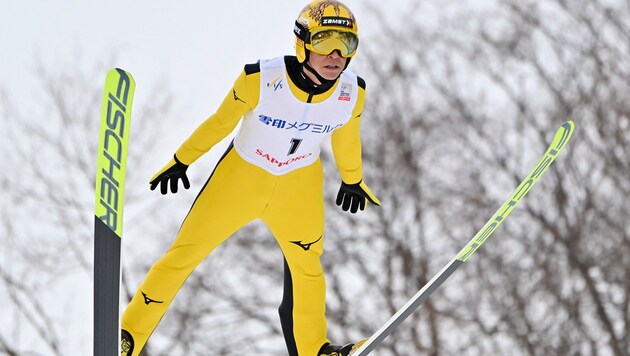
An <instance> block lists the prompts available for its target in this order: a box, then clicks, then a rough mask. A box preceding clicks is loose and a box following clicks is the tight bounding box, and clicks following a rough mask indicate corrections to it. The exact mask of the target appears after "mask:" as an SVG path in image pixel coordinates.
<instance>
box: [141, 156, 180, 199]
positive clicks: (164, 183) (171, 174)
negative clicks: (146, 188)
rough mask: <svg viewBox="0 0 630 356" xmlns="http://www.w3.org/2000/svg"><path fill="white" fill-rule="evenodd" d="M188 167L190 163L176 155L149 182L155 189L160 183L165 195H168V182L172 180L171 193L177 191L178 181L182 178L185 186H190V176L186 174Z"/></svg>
mask: <svg viewBox="0 0 630 356" xmlns="http://www.w3.org/2000/svg"><path fill="white" fill-rule="evenodd" d="M187 169H188V165H185V164H183V163H182V162H180V161H179V160H178V159H177V157H176V156H173V159H172V160H170V162H168V163H167V164H166V166H164V167H163V168H162V169H161V170H160V171H159V172H158V173H156V174H155V175H154V176H153V178H151V181H150V182H149V184H151V190H155V188H156V187H157V186H158V184H159V185H160V192H161V193H162V194H163V195H166V193H167V192H168V182H169V180H170V181H171V193H173V194H175V193H177V181H178V180H180V179H181V180H182V183H184V188H186V189H188V188H190V182H189V181H188V176H186V170H187Z"/></svg>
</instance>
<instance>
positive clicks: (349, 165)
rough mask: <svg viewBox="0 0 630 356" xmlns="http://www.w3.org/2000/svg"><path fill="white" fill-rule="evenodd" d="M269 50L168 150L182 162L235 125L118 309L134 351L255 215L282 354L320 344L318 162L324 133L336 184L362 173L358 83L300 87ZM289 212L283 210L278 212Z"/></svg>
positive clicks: (308, 354) (322, 295)
mask: <svg viewBox="0 0 630 356" xmlns="http://www.w3.org/2000/svg"><path fill="white" fill-rule="evenodd" d="M288 60H295V57H289V56H287V57H284V58H283V57H278V58H275V59H271V60H264V61H260V62H259V63H257V64H249V65H246V66H245V69H244V70H243V72H242V73H241V74H240V75H239V77H238V78H237V79H236V81H235V82H234V87H233V89H232V90H230V92H229V93H228V95H227V96H226V98H225V99H224V101H223V102H222V104H221V105H220V106H219V108H218V109H217V111H216V113H215V114H213V115H212V116H210V117H209V118H208V119H207V120H206V121H204V122H203V123H202V124H201V125H200V126H199V127H198V128H197V129H196V130H195V131H194V132H193V134H192V135H191V136H190V137H189V138H188V139H187V140H186V141H185V142H184V143H183V144H182V145H181V147H180V148H179V149H178V150H177V151H176V153H175V157H176V158H177V160H179V161H180V162H182V163H184V164H186V165H190V164H192V163H193V162H194V161H195V160H197V159H198V158H199V157H200V156H202V155H203V154H204V153H205V152H207V151H208V150H209V149H210V148H211V147H212V146H214V145H215V144H216V143H218V142H219V141H220V140H221V139H223V138H224V137H226V136H227V135H228V134H229V133H230V132H232V130H233V129H234V128H235V127H236V125H237V124H238V122H239V121H240V120H241V118H242V125H241V127H240V129H239V131H238V132H237V134H236V136H235V138H234V140H233V143H232V144H231V145H230V147H229V148H228V149H227V151H226V152H225V154H224V155H223V157H222V158H221V159H220V161H219V163H218V164H217V166H216V167H215V169H214V171H213V172H212V174H211V175H210V178H209V179H208V181H207V182H206V184H205V186H204V187H203V188H202V189H201V192H200V193H199V195H198V196H197V198H196V200H195V202H194V203H193V205H192V207H191V209H190V211H189V213H188V215H187V216H186V218H185V220H184V222H183V223H182V226H181V229H180V231H179V233H178V235H177V238H176V239H175V241H174V242H173V244H172V246H171V247H170V248H169V250H168V251H167V252H166V254H164V255H163V256H162V257H161V258H160V259H159V260H158V261H157V262H156V263H155V264H154V265H153V266H152V267H151V269H150V270H149V272H148V274H147V276H146V278H145V280H144V281H143V282H142V284H141V285H140V287H139V288H138V290H137V292H136V294H135V296H134V297H133V299H132V300H131V302H130V303H129V306H128V307H127V309H126V310H125V312H124V314H123V316H122V328H123V329H125V330H127V331H128V332H129V333H131V335H132V336H133V339H134V342H135V347H134V350H133V355H138V354H139V353H140V351H141V350H142V348H143V347H144V345H145V343H146V341H147V339H148V338H149V336H150V335H151V333H152V332H153V330H154V329H155V327H156V326H157V324H158V323H159V321H160V319H161V318H162V316H163V314H164V313H165V312H166V310H167V309H168V307H169V305H170V303H171V302H172V300H173V298H174V297H175V294H176V293H177V291H178V290H179V288H180V287H181V286H182V285H183V283H184V281H185V280H186V278H187V277H188V276H189V275H190V273H192V271H193V270H194V268H195V267H196V266H197V265H198V264H199V263H200V262H201V261H203V259H204V258H205V257H206V256H207V255H208V254H209V253H210V252H212V250H214V249H215V248H216V247H217V246H219V245H220V244H221V243H222V242H223V241H225V240H226V239H227V238H228V237H230V236H231V235H232V234H233V233H234V232H236V231H237V230H238V229H239V228H241V227H243V226H244V225H246V224H247V223H249V222H251V221H253V220H255V219H261V220H262V221H263V222H264V223H265V224H266V225H267V226H268V227H269V229H270V231H271V232H272V233H273V235H274V237H275V238H276V240H277V242H278V244H279V246H280V248H281V249H282V252H283V255H284V259H285V261H284V262H285V263H284V295H283V300H282V303H281V305H280V308H279V313H280V319H281V325H282V329H283V333H284V338H285V341H286V344H287V348H288V351H289V355H291V356H297V355H301V356H313V355H316V354H317V351H318V350H319V349H320V347H321V346H322V345H323V344H324V343H325V342H328V340H327V336H326V317H325V300H326V284H325V280H324V273H323V270H322V266H321V263H320V256H321V254H322V252H323V245H324V200H323V170H322V164H321V161H320V149H321V146H322V144H323V143H324V142H325V140H326V139H327V138H328V137H330V138H331V145H332V148H333V153H334V157H335V162H336V164H337V168H338V170H339V173H340V175H341V177H342V180H343V181H344V182H346V183H349V184H353V183H357V182H360V181H361V179H362V164H361V140H360V136H359V128H360V123H361V112H362V110H363V105H364V100H365V83H364V82H363V80H362V79H361V78H359V77H357V76H356V75H355V74H354V73H352V72H351V71H350V70H345V71H344V72H342V74H341V76H340V77H339V78H338V79H337V81H336V82H335V84H334V85H333V86H332V87H331V88H330V89H329V90H327V91H326V92H324V93H322V94H313V93H307V92H304V91H302V90H300V89H299V88H298V87H297V86H296V85H295V84H294V83H293V82H292V81H291V78H290V77H289V76H288V75H287V69H286V61H288ZM288 217H290V218H288Z"/></svg>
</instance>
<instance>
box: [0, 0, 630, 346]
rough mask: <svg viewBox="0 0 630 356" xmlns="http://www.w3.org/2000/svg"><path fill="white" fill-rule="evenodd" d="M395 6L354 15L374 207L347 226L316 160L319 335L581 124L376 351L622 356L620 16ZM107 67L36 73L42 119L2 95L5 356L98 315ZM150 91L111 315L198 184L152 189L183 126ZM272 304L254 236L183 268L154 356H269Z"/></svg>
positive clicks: (426, 262)
mask: <svg viewBox="0 0 630 356" xmlns="http://www.w3.org/2000/svg"><path fill="white" fill-rule="evenodd" d="M398 6H400V9H397V13H396V14H395V15H391V14H389V15H384V14H383V12H382V11H380V10H379V8H378V7H377V5H376V2H372V3H371V4H368V5H366V9H367V11H366V12H367V13H368V14H369V18H362V19H360V20H361V23H362V24H368V23H369V24H370V26H369V28H366V27H363V29H365V30H364V31H363V32H362V33H363V36H362V41H361V54H360V57H358V58H357V59H355V60H354V61H353V64H352V65H353V67H354V69H355V71H356V72H357V73H359V75H360V76H362V77H363V78H365V79H366V81H367V85H368V101H367V107H366V110H365V112H364V115H363V122H364V124H363V128H362V134H363V146H364V152H363V154H364V158H363V161H364V171H365V180H366V182H367V183H368V185H369V186H370V187H371V188H372V190H373V191H374V192H375V193H376V194H377V196H378V197H379V198H380V199H381V201H382V202H383V206H382V207H380V208H374V207H368V210H367V211H366V212H364V213H362V214H357V215H351V214H347V213H343V212H341V211H340V210H339V209H338V208H337V207H336V206H334V202H333V201H334V197H335V195H336V191H337V189H338V185H339V177H338V174H337V173H336V171H335V167H334V162H333V160H332V155H331V154H330V152H329V151H326V152H324V160H325V162H326V167H325V168H326V172H327V181H326V189H327V192H326V202H327V204H328V206H327V212H326V214H327V227H326V228H327V230H326V236H327V241H326V253H325V255H324V263H325V265H326V270H327V277H328V293H329V324H330V338H331V339H332V340H334V341H336V342H346V341H351V340H358V339H360V338H363V337H366V336H369V335H370V334H371V333H372V332H374V331H375V330H376V329H378V328H379V327H380V325H382V323H384V322H385V321H386V320H387V319H388V318H389V317H390V316H391V315H392V314H393V313H394V312H395V311H396V310H397V309H398V308H399V307H400V306H402V305H403V304H404V303H405V302H406V301H407V300H408V298H410V297H411V296H412V295H413V294H415V292H416V291H417V290H418V289H419V288H421V287H422V286H423V285H424V284H425V283H426V282H427V281H428V280H429V279H431V277H432V276H433V275H434V274H436V273H437V272H438V271H439V270H440V269H441V268H442V266H444V265H445V264H446V263H447V262H448V261H449V260H450V259H451V258H453V257H454V256H455V254H456V253H457V252H458V251H459V250H460V249H461V248H462V247H463V246H464V245H465V244H466V243H467V242H468V240H469V239H470V238H471V237H472V236H473V235H474V234H475V232H476V231H477V230H478V229H479V228H481V226H482V225H483V224H484V223H485V222H486V221H487V220H488V219H489V218H490V216H492V214H493V213H494V212H495V211H496V209H497V208H498V207H499V206H500V205H501V204H502V202H503V201H505V199H507V197H508V196H509V194H510V193H511V192H512V190H513V189H514V188H515V187H516V185H517V184H518V183H519V182H520V181H521V180H522V179H523V178H524V176H525V175H526V174H527V173H528V172H529V170H530V169H531V168H532V167H533V165H534V164H535V163H536V161H537V159H538V158H539V157H540V155H541V154H542V153H543V152H544V150H545V148H546V147H547V145H548V143H549V142H550V140H551V138H552V135H553V133H554V131H555V129H556V128H557V127H558V126H559V125H560V124H561V123H562V122H564V121H566V120H568V119H573V120H574V121H575V123H576V132H575V135H574V138H573V139H572V142H571V143H570V144H569V146H568V147H567V149H566V150H565V152H564V153H563V154H562V155H561V156H560V157H559V158H558V160H557V161H556V163H555V164H554V166H553V167H551V168H550V170H549V172H548V173H547V174H546V175H545V176H544V177H543V179H542V180H541V181H540V182H539V183H538V185H537V186H536V187H535V188H534V189H533V190H532V191H531V192H530V194H529V195H528V197H527V198H526V199H525V201H523V202H522V203H521V205H519V207H518V208H517V209H516V210H515V211H514V212H513V213H512V215H511V217H510V219H509V220H508V221H507V222H506V223H505V224H503V225H502V227H501V228H499V229H498V230H497V231H496V232H495V234H494V235H493V237H492V238H491V239H490V240H489V241H488V242H487V243H486V244H484V246H483V247H482V248H481V249H480V250H478V251H477V253H476V254H475V255H474V256H473V257H471V259H470V260H469V261H468V262H467V263H466V264H464V265H463V266H462V267H461V268H460V269H459V270H458V272H457V273H456V274H454V275H453V276H452V277H451V279H449V280H448V281H447V282H446V283H445V284H444V285H443V286H442V287H441V288H440V289H439V290H438V291H437V292H436V293H435V294H434V295H433V296H432V297H431V298H430V299H429V300H428V301H427V302H426V303H425V304H424V305H422V306H421V307H420V309H419V310H418V311H417V312H416V313H414V314H413V315H412V316H411V317H410V318H409V319H408V320H407V321H406V322H405V323H404V324H403V325H402V326H401V327H400V328H399V329H398V330H397V331H396V332H395V333H394V334H392V335H391V336H390V337H389V338H388V339H386V340H385V343H384V345H383V346H382V347H380V348H379V349H378V350H377V351H375V352H374V354H375V355H451V354H463V355H479V354H497V355H498V354H510V355H552V354H559V355H564V354H571V355H627V354H628V350H630V340H629V338H628V333H627V330H628V328H630V277H629V276H630V257H628V256H630V237H629V234H630V223H629V222H628V216H630V211H629V210H630V205H629V204H628V203H627V200H628V198H629V197H630V181H629V180H628V177H629V176H630V149H629V148H628V147H629V143H630V142H629V141H630V104H628V100H627V98H628V97H630V88H629V81H628V78H630V61H628V58H630V25H629V24H630V21H629V20H630V9H629V7H630V4H628V2H625V1H605V0H593V1H588V2H587V1H569V0H542V1H533V0H529V1H516V0H504V1H496V2H485V3H484V5H483V6H481V5H479V4H473V2H443V1H435V0H430V1H406V2H401V3H400V4H399V5H398ZM105 72H106V68H102V67H99V66H95V68H93V69H91V70H89V71H86V72H81V73H77V72H76V71H74V70H70V69H68V68H66V69H64V70H57V69H52V68H44V67H42V68H41V69H40V71H39V72H38V78H39V79H40V83H41V93H38V100H36V101H35V104H36V105H37V106H34V107H27V108H25V107H19V106H18V105H16V104H15V102H16V100H15V98H12V97H11V95H10V93H9V92H8V88H6V87H3V90H2V91H0V93H2V96H1V97H0V98H1V99H0V113H1V115H2V130H3V132H5V133H6V135H5V137H6V138H5V141H4V142H3V143H2V144H1V145H0V147H2V150H3V154H2V157H3V158H2V159H3V161H2V162H3V164H2V166H3V170H2V172H1V173H0V185H1V186H2V187H3V198H2V205H0V211H1V216H2V222H3V224H2V228H1V230H0V234H1V235H0V239H1V245H2V246H3V248H2V250H1V251H2V252H0V254H1V256H2V257H1V258H0V283H1V285H2V288H1V289H0V295H1V296H2V300H6V301H7V302H6V303H3V304H4V306H2V307H1V308H2V309H1V311H2V312H3V314H5V315H9V316H8V318H9V323H8V324H5V325H2V326H0V353H5V354H8V355H18V354H19V355H28V354H47V355H48V354H54V355H60V354H67V353H72V350H73V349H72V345H68V340H72V339H68V338H67V336H66V335H67V334H71V333H73V332H77V333H80V331H78V330H70V331H69V330H68V329H67V325H69V324H72V323H79V320H81V319H88V317H87V315H90V319H91V310H90V307H91V304H90V305H87V304H85V303H82V302H79V301H85V300H91V298H92V295H91V291H92V289H91V288H92V287H91V282H92V277H91V269H92V265H91V264H92V206H93V181H94V179H93V175H94V170H95V168H94V165H95V162H93V161H94V156H95V154H94V152H95V150H96V149H95V142H94V141H95V140H94V139H93V138H94V137H96V135H97V125H98V120H97V118H98V116H99V112H100V99H101V97H100V95H101V89H102V88H101V86H102V80H103V78H102V77H103V76H104V73H105ZM226 85H228V86H229V84H226ZM146 90H148V89H146ZM151 90H152V93H153V94H152V95H150V97H151V98H152V99H151V101H150V102H149V101H145V102H142V101H138V100H137V99H136V103H135V104H134V113H133V114H134V119H133V124H132V125H133V126H132V137H133V139H132V140H133V141H132V145H131V148H130V157H129V162H128V167H129V168H128V182H129V183H128V185H127V190H126V216H125V239H124V242H123V243H124V249H125V250H124V258H125V261H124V276H123V278H124V283H125V285H124V286H123V289H124V294H125V295H123V297H122V299H123V302H122V303H123V304H126V302H127V300H128V298H129V297H130V296H131V294H132V293H133V292H134V290H135V288H136V287H137V285H138V283H139V282H140V281H141V279H142V278H143V277H144V274H145V273H146V270H147V268H148V267H149V266H150V264H151V263H153V262H154V261H155V259H156V258H158V257H159V255H161V254H162V253H163V251H164V250H165V249H166V248H167V247H168V245H169V244H170V242H171V241H172V239H173V238H174V236H175V234H176V232H177V229H178V228H179V224H180V223H181V221H182V219H183V217H184V216H185V214H186V211H187V209H188V208H189V206H190V203H192V200H193V199H194V196H195V195H196V193H197V191H198V189H199V188H200V187H201V186H202V185H203V182H204V181H205V179H206V178H207V175H208V173H209V172H210V170H211V164H210V163H209V162H208V163H205V162H202V163H201V164H200V165H199V166H197V167H192V168H191V170H190V171H191V175H192V180H193V182H192V183H193V189H191V190H190V191H187V192H182V193H180V194H181V195H180V194H178V195H177V196H174V197H166V198H165V197H162V196H161V195H159V194H157V193H155V192H150V191H148V189H146V188H147V184H146V181H147V179H148V177H149V176H150V175H151V174H152V173H153V171H154V170H156V169H158V168H159V167H161V165H162V164H163V163H164V162H163V161H164V160H165V159H166V157H155V155H153V154H151V152H152V151H155V150H156V149H157V147H158V146H159V145H160V143H161V142H158V141H159V140H160V139H159V138H160V137H166V136H168V132H169V123H172V122H173V118H174V117H175V116H176V112H177V108H176V105H175V104H174V100H173V99H172V98H171V96H172V95H171V94H169V93H168V90H165V86H163V87H161V88H155V89H151ZM176 99H177V98H175V100H176ZM209 110H210V109H209ZM156 117H159V118H164V120H161V121H160V125H156V124H155V120H154V118H156ZM169 120H170V121H169ZM194 125H195V123H192V124H191V127H190V130H189V131H192V130H193V129H194ZM178 144H179V142H176V143H173V144H172V147H171V148H170V150H166V151H169V152H170V151H172V150H174V149H175V148H176V147H177V145H178ZM220 149H221V148H218V149H217V150H220ZM162 150H164V148H162ZM195 188H196V189H195ZM34 220H36V221H38V224H37V226H36V225H34V224H31V223H30V222H31V221H34ZM41 224H45V225H46V226H49V228H47V229H46V230H45V231H42V230H41V228H39V227H40V226H41ZM281 294H282V256H281V255H280V252H279V250H278V248H277V246H276V245H275V241H273V238H272V236H271V234H270V232H269V231H268V230H267V229H266V227H265V226H264V225H263V224H262V223H260V222H255V223H253V224H251V225H249V226H248V227H246V228H245V229H243V230H241V231H240V232H238V233H237V234H236V235H235V236H234V237H233V238H232V239H230V240H229V241H228V242H227V243H226V244H224V245H223V246H221V247H220V248H219V249H218V250H217V251H216V252H215V253H213V254H212V256H211V257H210V258H208V259H207V260H206V261H205V262H204V263H203V264H202V265H201V266H200V267H199V268H198V269H197V270H196V271H195V273H193V275H192V276H191V277H190V278H189V279H188V281H187V283H186V286H185V287H184V288H183V289H182V290H181V291H180V293H179V295H178V297H177V298H176V299H175V302H174V304H173V306H172V307H171V309H170V310H169V312H168V313H167V316H166V317H165V318H164V320H163V321H162V323H161V324H160V326H159V327H158V329H157V330H156V332H155V334H154V336H153V338H152V340H151V343H150V344H149V348H148V350H147V352H146V353H145V354H146V355H162V354H169V355H181V354H193V355H219V354H221V355H229V354H261V355H282V354H284V353H285V351H284V350H285V348H284V341H283V340H282V336H281V331H280V324H279V321H278V317H277V311H276V310H277V307H278V305H279V303H280V300H281ZM83 323H84V324H85V325H84V328H87V329H88V330H89V329H90V328H91V323H85V320H83ZM88 324H89V325H88ZM83 334H85V331H83ZM87 335H88V336H89V335H90V334H89V333H88V334H87ZM80 342H81V343H83V344H86V343H87V346H84V348H85V349H86V350H91V346H90V345H89V344H90V340H81V341H80ZM34 345H38V346H34ZM41 345H43V346H41ZM235 349H236V350H238V352H235V351H234V350H235Z"/></svg>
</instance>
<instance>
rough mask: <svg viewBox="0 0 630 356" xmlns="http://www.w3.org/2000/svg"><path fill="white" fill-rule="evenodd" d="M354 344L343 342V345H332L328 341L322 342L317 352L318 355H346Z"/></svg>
mask: <svg viewBox="0 0 630 356" xmlns="http://www.w3.org/2000/svg"><path fill="white" fill-rule="evenodd" d="M353 346H354V344H345V345H343V346H339V345H332V344H330V343H326V344H324V346H322V348H321V349H319V352H318V353H317V355H318V356H348V355H349V354H350V350H352V347H353Z"/></svg>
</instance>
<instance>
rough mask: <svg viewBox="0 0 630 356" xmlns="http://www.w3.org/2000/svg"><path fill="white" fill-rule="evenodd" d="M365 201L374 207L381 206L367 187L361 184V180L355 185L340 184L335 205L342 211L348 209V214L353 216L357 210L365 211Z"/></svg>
mask: <svg viewBox="0 0 630 356" xmlns="http://www.w3.org/2000/svg"><path fill="white" fill-rule="evenodd" d="M366 200H367V201H369V202H370V203H372V204H374V205H379V206H380V205H381V202H380V201H379V200H378V199H377V198H376V197H375V196H374V194H372V192H371V191H370V189H369V188H368V187H367V185H365V183H363V180H361V181H360V182H359V183H355V184H346V183H344V182H343V181H342V182H341V187H340V188H339V193H337V201H336V203H337V205H338V206H341V209H343V211H348V209H350V212H351V213H353V214H354V213H356V212H357V210H358V209H360V210H363V209H365V201H366Z"/></svg>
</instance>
